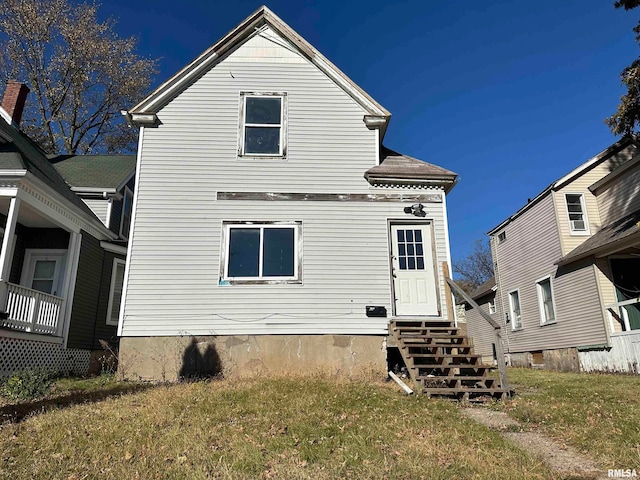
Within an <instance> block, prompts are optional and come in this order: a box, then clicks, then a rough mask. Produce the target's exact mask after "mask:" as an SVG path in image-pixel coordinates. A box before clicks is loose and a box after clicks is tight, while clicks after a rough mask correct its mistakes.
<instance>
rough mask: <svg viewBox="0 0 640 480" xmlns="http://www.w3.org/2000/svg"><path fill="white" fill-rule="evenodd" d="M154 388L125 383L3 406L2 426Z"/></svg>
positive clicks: (143, 384) (0, 412)
mask: <svg viewBox="0 0 640 480" xmlns="http://www.w3.org/2000/svg"><path fill="white" fill-rule="evenodd" d="M154 386H155V385H153V384H148V383H137V384H126V383H123V384H117V385H113V386H111V387H108V388H105V389H101V390H94V391H86V390H76V391H71V392H68V393H66V394H65V395H61V396H56V397H49V398H42V399H39V400H33V401H30V402H21V403H14V404H10V405H3V406H2V407H0V424H3V423H19V422H21V421H23V420H24V419H26V418H27V417H29V416H32V415H34V414H40V413H46V412H49V411H52V410H59V409H62V408H67V407H71V406H73V405H79V404H84V403H97V402H100V401H102V400H105V399H107V398H109V397H114V396H119V395H125V394H128V393H136V392H141V391H143V390H148V389H149V388H153V387H154Z"/></svg>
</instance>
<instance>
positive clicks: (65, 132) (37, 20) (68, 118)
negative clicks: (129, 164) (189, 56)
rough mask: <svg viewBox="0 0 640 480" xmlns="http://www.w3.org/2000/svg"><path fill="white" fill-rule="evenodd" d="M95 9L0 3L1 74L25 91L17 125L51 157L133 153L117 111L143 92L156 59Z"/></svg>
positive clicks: (64, 3) (43, 1)
mask: <svg viewBox="0 0 640 480" xmlns="http://www.w3.org/2000/svg"><path fill="white" fill-rule="evenodd" d="M97 10H98V6H97V5H95V4H93V5H88V4H84V3H83V4H79V5H75V4H72V3H71V1H70V0H3V1H2V2H1V3H0V72H1V73H2V75H3V77H4V80H10V79H15V80H20V81H24V82H26V83H27V85H28V86H29V88H30V89H31V97H30V101H28V102H27V106H26V108H25V111H24V115H23V122H22V128H23V130H24V131H25V132H26V133H28V134H29V135H30V136H31V137H32V138H33V139H34V140H36V141H37V142H38V143H40V145H42V147H43V148H44V149H45V150H47V151H49V152H50V153H68V154H80V153H89V152H93V153H96V152H116V151H131V150H133V149H134V148H135V137H136V132H135V131H133V130H131V129H129V128H127V126H126V124H125V122H124V121H123V119H122V118H121V115H120V110H121V109H123V108H125V107H128V106H130V105H131V104H134V103H136V102H137V101H138V100H139V99H140V98H142V97H143V96H144V95H145V94H146V93H147V90H148V89H149V85H150V83H151V77H152V75H153V74H154V73H155V64H156V62H155V60H151V59H145V58H141V57H140V56H138V55H137V54H136V53H135V51H134V50H135V46H136V39H135V38H133V37H130V38H120V37H119V36H118V35H117V34H116V33H115V31H114V26H115V22H114V21H113V20H112V19H109V20H106V21H104V22H99V21H98V19H97Z"/></svg>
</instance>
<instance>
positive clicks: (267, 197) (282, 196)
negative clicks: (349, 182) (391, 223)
mask: <svg viewBox="0 0 640 480" xmlns="http://www.w3.org/2000/svg"><path fill="white" fill-rule="evenodd" d="M216 199H217V200H258V201H293V202H302V201H310V202H424V203H442V196H441V195H440V194H410V193H275V192H274V193H271V192H218V193H217V195H216Z"/></svg>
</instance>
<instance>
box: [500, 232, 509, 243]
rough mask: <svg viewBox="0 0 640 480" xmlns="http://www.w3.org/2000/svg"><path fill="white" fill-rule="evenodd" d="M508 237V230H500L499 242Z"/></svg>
mask: <svg viewBox="0 0 640 480" xmlns="http://www.w3.org/2000/svg"><path fill="white" fill-rule="evenodd" d="M506 239H507V232H500V233H499V234H498V243H502V242H504V241H505V240H506Z"/></svg>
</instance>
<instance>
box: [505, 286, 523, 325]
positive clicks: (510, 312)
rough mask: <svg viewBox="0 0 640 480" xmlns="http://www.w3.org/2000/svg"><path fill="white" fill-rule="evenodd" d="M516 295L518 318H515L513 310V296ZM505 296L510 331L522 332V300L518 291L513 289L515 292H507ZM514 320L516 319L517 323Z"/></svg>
mask: <svg viewBox="0 0 640 480" xmlns="http://www.w3.org/2000/svg"><path fill="white" fill-rule="evenodd" d="M514 293H515V294H517V295H518V306H519V307H520V310H519V313H518V316H517V317H516V313H515V311H514V309H513V297H512V295H513V294H514ZM507 296H508V297H509V316H510V320H511V330H522V300H521V297H520V290H519V289H517V288H516V289H515V290H510V291H509V292H507ZM516 318H517V319H518V321H517V322H516Z"/></svg>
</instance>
